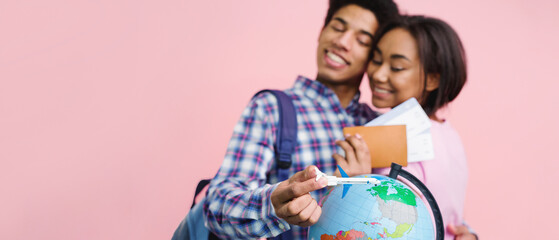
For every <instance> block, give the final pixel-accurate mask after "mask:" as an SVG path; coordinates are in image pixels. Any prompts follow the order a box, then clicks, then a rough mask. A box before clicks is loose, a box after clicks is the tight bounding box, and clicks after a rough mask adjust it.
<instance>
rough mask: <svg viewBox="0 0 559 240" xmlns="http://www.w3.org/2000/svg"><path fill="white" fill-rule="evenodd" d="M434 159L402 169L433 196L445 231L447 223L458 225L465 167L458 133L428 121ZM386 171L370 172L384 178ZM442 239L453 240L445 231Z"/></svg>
mask: <svg viewBox="0 0 559 240" xmlns="http://www.w3.org/2000/svg"><path fill="white" fill-rule="evenodd" d="M431 134H432V137H433V148H434V150H435V158H434V159H432V160H427V161H422V162H414V163H409V164H408V166H407V167H404V169H405V170H407V171H408V172H410V173H411V174H413V175H414V176H416V177H417V178H419V180H421V181H422V182H423V183H424V184H425V185H426V186H427V188H429V191H431V193H432V194H433V195H434V196H435V199H436V200H437V203H438V205H439V208H440V209H441V214H442V216H443V222H444V224H445V230H446V227H447V226H448V224H450V223H452V224H454V225H461V224H462V220H463V216H464V214H463V212H464V200H465V196H466V184H467V182H468V164H467V162H466V155H465V153H464V147H463V146H462V141H461V140H460V136H458V133H457V132H456V131H455V130H454V128H452V126H451V125H450V123H449V122H448V121H445V122H443V123H440V122H436V121H433V120H431ZM389 172H390V168H380V169H374V170H373V173H375V174H382V175H388V173H389ZM445 239H454V236H453V235H452V234H450V233H449V232H448V231H447V232H446V236H445Z"/></svg>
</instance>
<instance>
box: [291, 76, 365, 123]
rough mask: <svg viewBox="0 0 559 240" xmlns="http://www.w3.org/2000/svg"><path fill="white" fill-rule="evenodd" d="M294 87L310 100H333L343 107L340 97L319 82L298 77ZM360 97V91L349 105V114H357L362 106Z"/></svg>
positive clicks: (347, 110)
mask: <svg viewBox="0 0 559 240" xmlns="http://www.w3.org/2000/svg"><path fill="white" fill-rule="evenodd" d="M293 87H294V89H299V90H301V91H302V92H303V94H304V95H305V96H307V97H308V98H310V99H314V100H315V101H317V102H320V101H321V100H322V98H326V99H329V100H333V103H335V104H337V106H340V107H341V103H340V100H339V99H338V96H336V94H335V93H334V91H332V89H330V88H328V87H326V86H324V85H323V84H322V83H320V82H319V81H315V80H312V79H309V78H307V77H304V76H298V77H297V80H296V81H295V85H294V86H293ZM360 96H361V93H360V92H359V91H358V92H357V94H355V96H353V99H352V100H351V102H350V103H349V106H348V107H347V108H346V109H345V111H346V112H347V113H348V114H352V115H353V114H355V113H357V111H358V110H359V106H360V104H359V97H360Z"/></svg>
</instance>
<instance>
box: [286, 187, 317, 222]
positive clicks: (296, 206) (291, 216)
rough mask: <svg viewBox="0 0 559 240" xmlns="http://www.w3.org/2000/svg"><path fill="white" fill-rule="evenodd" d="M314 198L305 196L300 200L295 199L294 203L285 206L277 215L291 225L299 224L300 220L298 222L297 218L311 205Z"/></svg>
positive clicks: (299, 198) (308, 195)
mask: <svg viewBox="0 0 559 240" xmlns="http://www.w3.org/2000/svg"><path fill="white" fill-rule="evenodd" d="M312 201H313V198H312V197H311V195H310V194H306V195H303V196H301V197H298V198H294V199H293V200H292V201H290V202H288V203H286V204H285V205H283V207H282V208H280V209H279V211H278V212H277V215H278V216H280V217H282V218H283V219H285V220H286V221H288V222H289V223H291V224H296V223H299V222H300V220H297V216H298V215H299V214H300V213H301V212H302V211H303V210H304V209H305V208H306V207H307V206H309V205H310V204H311V202H312Z"/></svg>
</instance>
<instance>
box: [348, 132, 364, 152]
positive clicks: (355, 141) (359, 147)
mask: <svg viewBox="0 0 559 240" xmlns="http://www.w3.org/2000/svg"><path fill="white" fill-rule="evenodd" d="M346 141H347V142H349V144H350V145H351V146H352V147H353V149H354V151H355V152H356V153H367V154H368V153H369V147H368V146H367V143H366V142H365V140H364V139H363V137H361V135H359V134H355V136H350V137H348V138H346Z"/></svg>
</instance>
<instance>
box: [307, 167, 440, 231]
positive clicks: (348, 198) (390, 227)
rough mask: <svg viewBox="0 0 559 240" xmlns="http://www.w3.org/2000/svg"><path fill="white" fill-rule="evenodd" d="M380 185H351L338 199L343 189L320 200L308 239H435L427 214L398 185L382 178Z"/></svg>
mask: <svg viewBox="0 0 559 240" xmlns="http://www.w3.org/2000/svg"><path fill="white" fill-rule="evenodd" d="M360 177H371V178H376V179H378V180H379V181H380V184H378V185H373V184H354V185H352V186H351V187H350V188H349V190H348V192H347V194H346V195H345V196H344V197H343V198H342V192H343V186H341V185H338V186H336V187H334V188H332V189H331V190H330V191H329V193H327V194H326V196H325V197H324V198H323V199H322V201H321V203H322V215H321V217H320V219H319V220H318V222H317V223H316V224H314V225H313V226H311V227H310V230H309V239H311V240H319V239H320V240H342V239H343V240H357V239H366V240H369V239H372V240H374V239H378V240H380V239H402V240H404V239H429V240H430V239H435V227H434V223H433V220H432V218H431V212H430V210H429V209H428V208H427V207H426V205H425V204H424V203H423V201H422V200H421V198H420V197H419V196H418V195H417V194H416V193H415V192H414V191H413V190H412V189H411V188H409V187H408V186H406V185H404V184H403V183H402V182H400V181H398V180H395V179H392V178H389V177H386V176H382V175H375V174H369V175H363V176H360Z"/></svg>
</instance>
